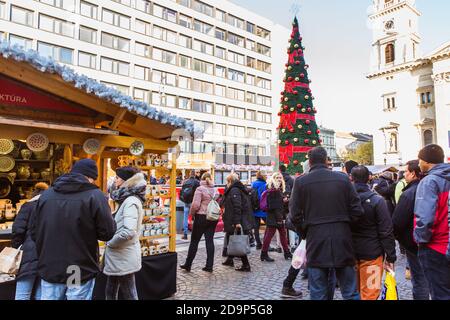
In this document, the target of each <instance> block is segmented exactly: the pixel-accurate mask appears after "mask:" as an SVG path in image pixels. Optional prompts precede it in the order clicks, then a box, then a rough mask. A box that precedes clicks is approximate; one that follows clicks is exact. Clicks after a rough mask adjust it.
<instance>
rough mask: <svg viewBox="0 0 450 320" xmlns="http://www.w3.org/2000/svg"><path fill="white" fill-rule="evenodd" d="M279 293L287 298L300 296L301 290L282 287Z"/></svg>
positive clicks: (301, 294)
mask: <svg viewBox="0 0 450 320" xmlns="http://www.w3.org/2000/svg"><path fill="white" fill-rule="evenodd" d="M281 295H282V296H283V297H289V298H301V297H302V296H303V293H302V292H301V291H297V290H295V289H294V288H286V287H283V290H281Z"/></svg>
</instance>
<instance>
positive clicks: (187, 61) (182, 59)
mask: <svg viewBox="0 0 450 320" xmlns="http://www.w3.org/2000/svg"><path fill="white" fill-rule="evenodd" d="M179 66H180V67H183V68H187V69H190V68H191V58H190V57H188V56H183V55H179Z"/></svg>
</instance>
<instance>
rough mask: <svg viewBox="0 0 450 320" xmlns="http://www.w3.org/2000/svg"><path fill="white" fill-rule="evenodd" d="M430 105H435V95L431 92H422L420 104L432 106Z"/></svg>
mask: <svg viewBox="0 0 450 320" xmlns="http://www.w3.org/2000/svg"><path fill="white" fill-rule="evenodd" d="M430 103H433V94H432V93H431V92H430V91H428V92H422V93H421V94H420V104H421V105H426V104H430Z"/></svg>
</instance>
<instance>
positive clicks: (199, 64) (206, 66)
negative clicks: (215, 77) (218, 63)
mask: <svg viewBox="0 0 450 320" xmlns="http://www.w3.org/2000/svg"><path fill="white" fill-rule="evenodd" d="M192 69H193V70H195V71H199V72H203V73H206V74H211V75H212V74H214V65H213V64H212V63H208V62H205V61H201V60H197V59H194V63H193V68H192Z"/></svg>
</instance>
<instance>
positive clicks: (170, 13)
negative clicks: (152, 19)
mask: <svg viewBox="0 0 450 320" xmlns="http://www.w3.org/2000/svg"><path fill="white" fill-rule="evenodd" d="M153 15H154V16H156V17H158V18H161V19H164V20H167V21H170V22H174V23H177V12H176V11H174V10H171V9H168V8H165V7H161V6H158V5H156V4H154V5H153Z"/></svg>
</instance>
